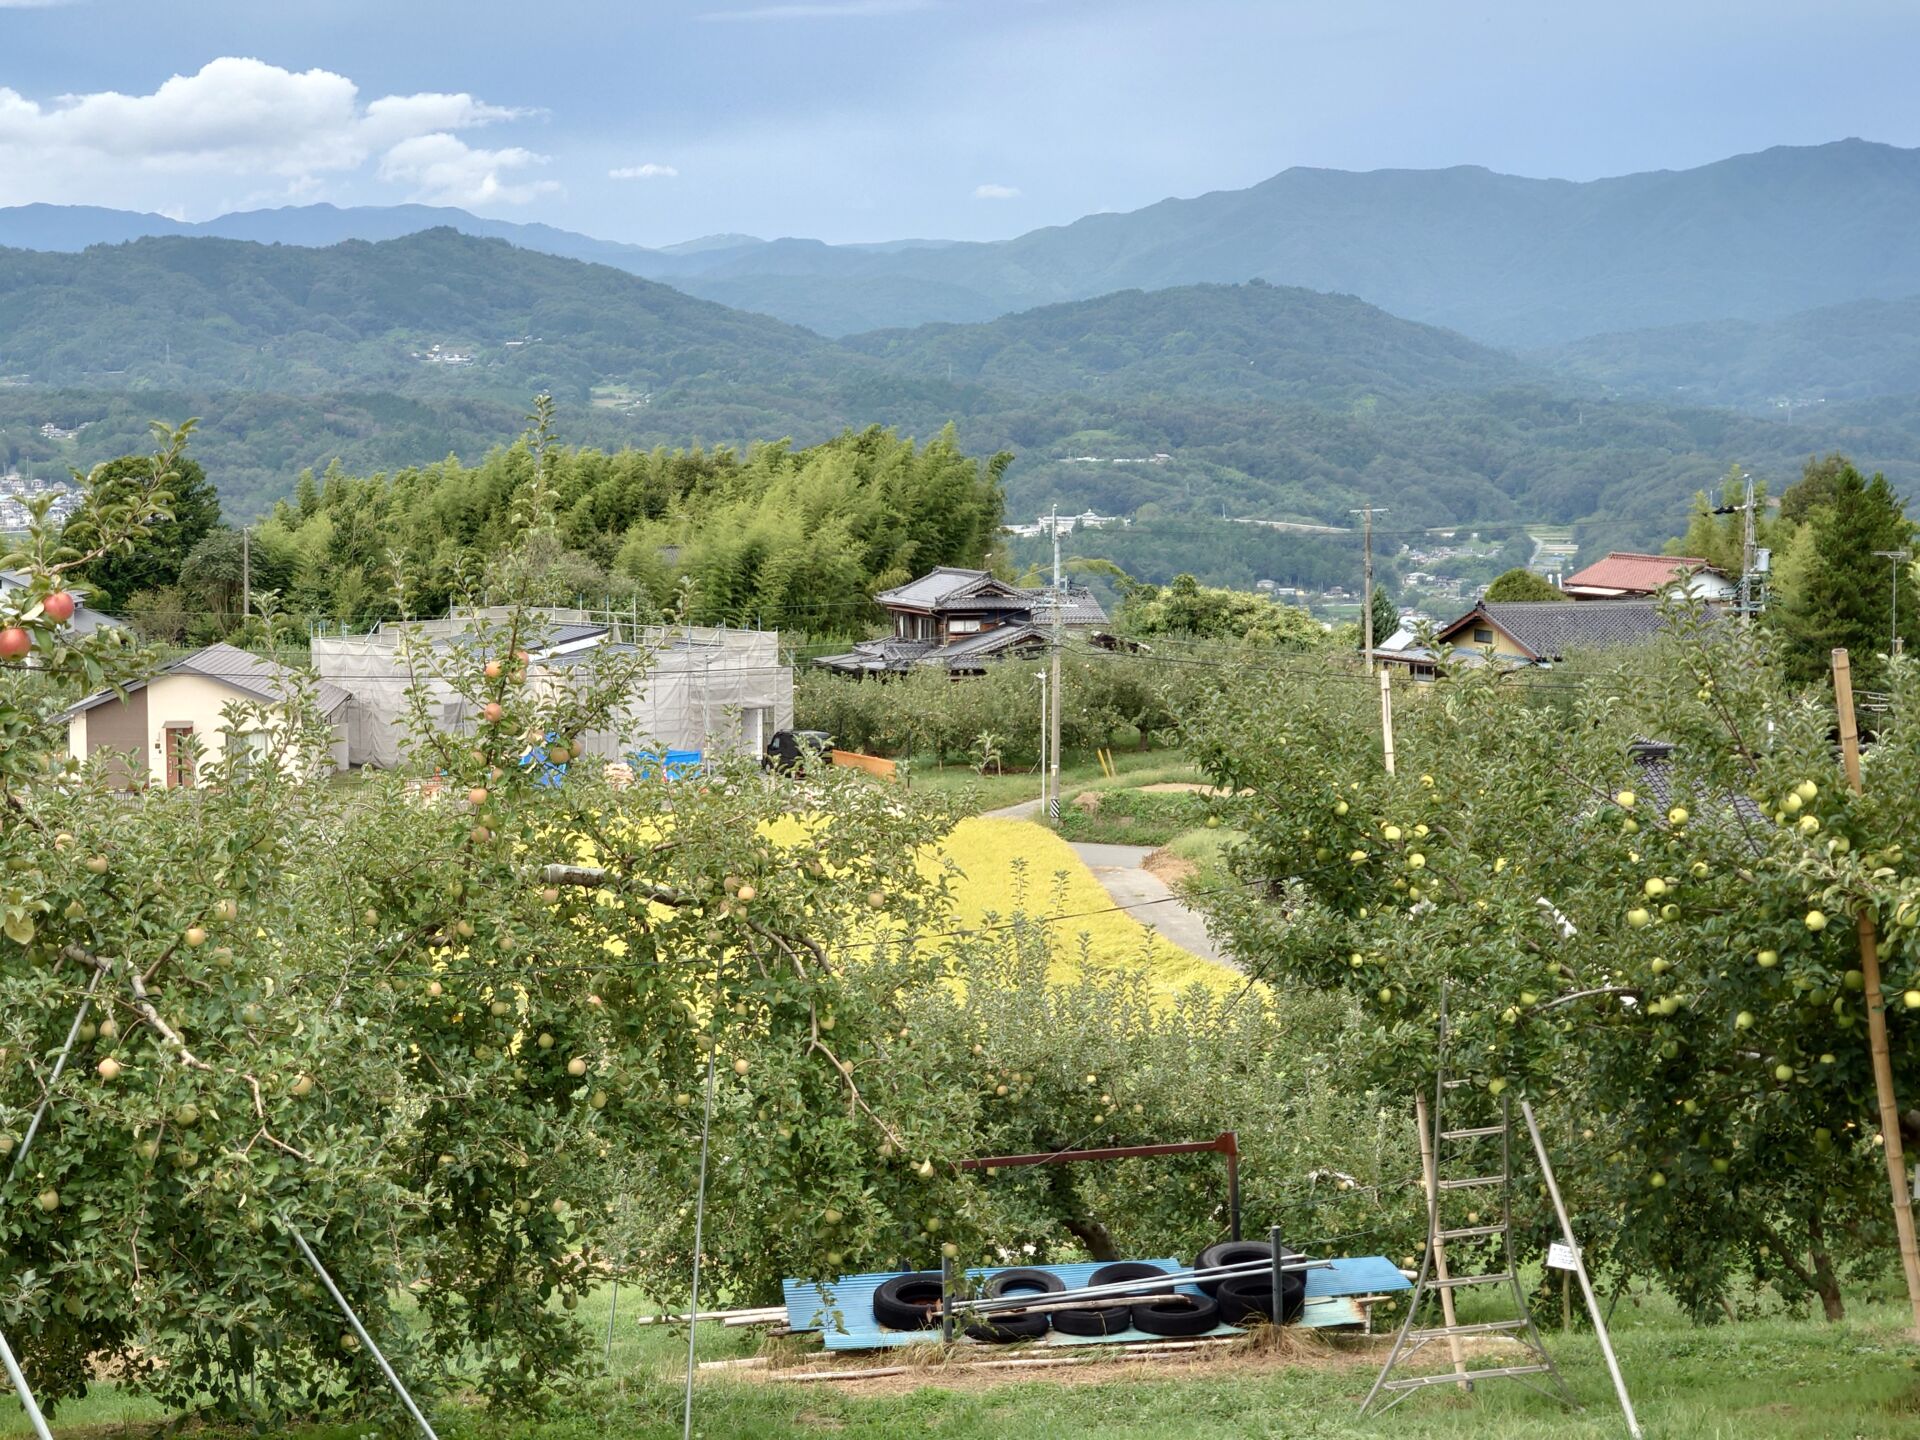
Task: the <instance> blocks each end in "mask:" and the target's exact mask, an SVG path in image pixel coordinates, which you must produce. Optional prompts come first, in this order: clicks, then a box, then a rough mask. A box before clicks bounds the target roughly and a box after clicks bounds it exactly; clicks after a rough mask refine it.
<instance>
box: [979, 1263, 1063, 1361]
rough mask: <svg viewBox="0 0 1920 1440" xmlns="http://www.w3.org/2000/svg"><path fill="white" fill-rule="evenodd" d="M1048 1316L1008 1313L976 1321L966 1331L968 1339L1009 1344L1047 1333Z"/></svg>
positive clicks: (995, 1343)
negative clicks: (1000, 1316)
mask: <svg viewBox="0 0 1920 1440" xmlns="http://www.w3.org/2000/svg"><path fill="white" fill-rule="evenodd" d="M1054 1278H1055V1279H1058V1278H1059V1277H1058V1276H1056V1277H1054ZM1062 1288H1065V1287H1062ZM1050 1318H1051V1317H1049V1316H1047V1315H1008V1316H1006V1317H1005V1318H1004V1319H999V1320H980V1321H976V1322H975V1323H974V1324H972V1325H969V1326H967V1330H966V1333H967V1335H968V1337H969V1338H970V1339H974V1340H981V1341H984V1342H986V1343H987V1344H989V1345H1011V1344H1013V1343H1014V1342H1015V1341H1016V1340H1038V1339H1039V1338H1040V1337H1041V1336H1042V1335H1044V1334H1046V1333H1047V1322H1048V1320H1049V1319H1050Z"/></svg>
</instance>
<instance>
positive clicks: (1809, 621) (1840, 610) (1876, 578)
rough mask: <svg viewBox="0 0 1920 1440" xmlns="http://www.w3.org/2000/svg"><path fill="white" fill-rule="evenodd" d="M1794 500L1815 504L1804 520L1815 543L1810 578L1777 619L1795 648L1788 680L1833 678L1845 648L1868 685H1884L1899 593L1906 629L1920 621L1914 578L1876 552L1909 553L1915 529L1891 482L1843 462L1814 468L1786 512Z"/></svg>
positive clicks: (1803, 578) (1787, 599)
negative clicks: (1832, 667)
mask: <svg viewBox="0 0 1920 1440" xmlns="http://www.w3.org/2000/svg"><path fill="white" fill-rule="evenodd" d="M1803 487H1804V489H1803ZM1796 491H1798V492H1801V493H1800V495H1799V496H1795V492H1796ZM1789 497H1794V498H1796V499H1799V500H1808V499H1811V501H1812V503H1811V504H1809V505H1805V506H1804V507H1802V508H1800V512H1799V513H1801V514H1803V515H1804V516H1805V518H1806V521H1807V523H1808V524H1809V525H1810V526H1811V527H1812V530H1813V539H1812V553H1811V556H1810V559H1809V563H1808V565H1807V568H1806V570H1805V572H1804V574H1802V575H1801V576H1800V579H1799V583H1798V584H1797V585H1796V586H1795V587H1794V590H1793V593H1791V594H1790V595H1787V596H1785V597H1783V598H1782V602H1781V604H1780V605H1779V606H1778V607H1777V608H1776V609H1775V611H1774V617H1775V623H1776V624H1777V625H1779V627H1780V631H1781V634H1782V635H1783V636H1784V637H1785V639H1786V640H1787V642H1788V644H1787V655H1786V661H1787V668H1788V673H1789V674H1791V675H1792V676H1793V678H1794V679H1796V680H1799V681H1802V682H1806V683H1813V682H1816V681H1818V680H1819V679H1820V678H1821V677H1822V676H1824V675H1825V674H1826V673H1827V669H1828V666H1829V664H1830V663H1831V657H1832V652H1833V651H1834V649H1835V648H1836V647H1838V646H1843V645H1844V646H1845V647H1846V648H1847V650H1848V652H1849V653H1850V655H1851V657H1852V660H1853V667H1854V673H1855V675H1856V676H1857V677H1858V678H1859V680H1860V683H1861V684H1863V685H1866V686H1869V687H1872V686H1878V685H1881V684H1884V683H1885V680H1886V665H1885V664H1884V662H1883V661H1882V660H1881V659H1880V658H1879V657H1881V656H1882V655H1884V654H1885V653H1886V652H1887V649H1888V646H1889V642H1890V640H1891V638H1892V623H1893V613H1892V612H1893V610H1894V588H1895V586H1898V587H1899V592H1900V593H1899V607H1898V608H1899V612H1900V623H1901V625H1902V627H1903V628H1905V627H1908V626H1910V625H1911V624H1912V623H1913V620H1920V614H1917V613H1916V611H1915V608H1914V602H1915V592H1914V585H1913V572H1912V570H1911V569H1910V568H1909V567H1908V566H1905V565H1902V566H1898V567H1895V566H1893V565H1892V564H1891V563H1890V562H1889V561H1888V560H1886V559H1885V558H1883V557H1882V556H1880V555H1876V554H1875V553H1874V552H1875V551H1880V550H1901V549H1910V548H1911V547H1912V543H1913V533H1914V526H1913V522H1912V521H1911V520H1909V519H1908V518H1907V515H1906V511H1905V509H1904V508H1903V507H1902V506H1901V503H1900V500H1899V497H1898V496H1896V495H1895V494H1894V493H1893V488H1892V487H1891V486H1890V485H1888V484H1887V480H1886V477H1885V476H1884V475H1879V474H1876V475H1875V476H1874V477H1873V479H1872V480H1868V479H1866V478H1865V477H1864V476H1862V475H1861V473H1860V472H1859V471H1858V470H1856V469H1855V468H1854V467H1853V465H1852V464H1851V462H1849V461H1848V460H1847V459H1846V458H1845V457H1844V456H1837V455H1834V456H1828V457H1827V458H1826V459H1825V460H1821V461H1809V462H1808V464H1807V469H1806V475H1805V478H1804V479H1803V480H1802V481H1801V482H1800V484H1799V485H1796V486H1794V487H1793V489H1791V490H1789V491H1788V492H1787V495H1784V496H1782V497H1781V509H1782V510H1783V511H1785V510H1786V509H1787V501H1788V498H1789ZM1909 617H1912V618H1911V619H1910V618H1909Z"/></svg>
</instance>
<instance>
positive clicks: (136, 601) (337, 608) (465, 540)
mask: <svg viewBox="0 0 1920 1440" xmlns="http://www.w3.org/2000/svg"><path fill="white" fill-rule="evenodd" d="M1003 467H1004V459H1003V458H999V457H996V458H994V459H990V460H987V461H984V462H983V461H980V460H978V459H975V458H973V457H970V456H968V455H966V454H964V453H962V452H961V450H960V449H959V448H958V446H957V445H956V443H955V441H954V438H953V436H952V434H951V433H950V432H947V433H942V434H940V435H937V436H935V437H934V438H933V439H932V440H930V441H928V442H927V443H926V444H924V445H920V444H916V443H915V442H913V441H911V440H903V439H900V438H899V437H897V436H895V435H893V434H891V433H889V432H886V431H882V430H879V429H870V430H864V431H858V432H854V431H849V432H847V433H845V434H843V435H841V436H839V437H837V438H835V439H834V440H831V441H828V442H826V443H825V444H821V445H817V446H813V447H811V448H808V449H795V448H793V447H791V446H787V445H760V446H756V447H754V448H753V449H752V450H750V451H734V450H729V449H711V450H702V449H693V450H675V451H669V450H664V449H661V450H634V449H628V450H621V451H617V452H612V453H609V452H607V451H603V450H597V449H591V448H585V447H575V446H562V445H557V444H550V443H543V437H542V436H541V434H540V433H539V432H538V431H537V430H536V431H535V432H532V433H531V434H530V437H529V438H527V439H523V440H521V441H519V442H517V443H515V444H514V445H512V446H510V447H500V448H496V449H495V450H493V451H491V452H490V453H489V454H487V455H486V456H485V457H484V458H483V459H481V460H480V461H479V463H477V464H475V465H472V466H467V465H463V464H461V463H460V462H459V461H458V460H453V459H449V460H445V461H442V462H440V463H438V464H433V465H425V466H419V467H413V468H409V469H405V470H400V471H396V472H394V473H392V474H385V475H374V476H364V477H363V476H353V475H349V474H347V473H345V472H344V471H343V470H341V469H340V468H338V467H334V468H331V469H329V470H327V471H326V472H324V473H323V474H320V475H317V476H316V475H314V474H312V473H311V472H305V473H302V475H301V476H300V478H299V480H298V481H297V482H296V484H295V487H294V493H293V495H292V496H291V497H289V498H288V499H286V500H283V501H280V502H279V503H278V504H276V505H275V506H274V508H273V509H272V511H271V512H270V513H269V514H268V515H267V516H266V517H265V518H264V519H262V520H261V521H259V522H258V523H256V524H255V525H253V526H252V527H251V535H250V544H249V553H248V555H247V556H246V560H247V562H248V563H249V564H250V565H251V577H250V578H251V582H252V585H253V588H254V593H255V596H256V605H255V611H256V613H255V614H254V615H253V616H252V617H243V614H242V599H241V583H242V581H241V566H242V555H241V538H240V535H239V533H238V532H237V531H235V530H234V529H232V528H230V527H228V526H224V525H222V524H221V523H220V507H219V504H218V501H217V499H216V498H215V497H214V496H213V495H212V492H211V490H210V488H209V486H208V485H207V483H206V476H205V472H204V471H202V470H201V469H200V467H199V466H198V465H197V464H196V463H195V462H193V461H191V460H187V461H183V462H182V464H181V466H180V471H181V480H180V482H179V483H178V485H177V487H176V493H175V496H174V505H173V510H174V517H173V519H172V520H171V521H170V522H168V523H167V524H166V525H164V526H163V527H162V529H161V530H160V531H159V532H156V535H155V537H154V540H153V541H152V543H149V544H144V545H142V546H141V547H140V548H139V549H138V550H136V551H134V552H132V553H131V554H128V555H124V556H123V555H110V556H108V557H106V558H105V559H103V560H101V561H98V562H96V563H95V564H94V566H93V567H92V568H91V570H90V571H89V574H88V579H89V581H90V583H91V585H92V586H93V587H94V589H95V591H96V593H97V598H98V599H99V601H100V603H102V604H104V605H106V606H108V607H110V608H113V609H116V610H124V611H125V612H127V613H128V614H130V615H132V616H133V617H134V618H135V619H136V620H138V621H139V622H140V623H141V625H142V628H143V629H145V630H146V631H148V633H150V634H151V635H153V636H154V637H155V638H158V639H165V640H173V641H193V642H196V643H197V642H201V641H204V640H209V639H213V638H217V637H219V636H223V635H228V634H232V633H234V632H235V631H236V630H237V629H238V628H239V627H240V626H241V625H242V622H243V619H246V620H248V621H249V622H250V624H251V625H253V626H256V627H259V626H265V627H267V628H272V624H271V621H272V619H273V617H274V616H276V615H277V616H279V617H282V619H283V623H285V624H293V623H295V622H299V621H306V620H316V621H320V622H322V623H328V624H334V625H342V626H346V627H348V628H355V629H357V628H365V627H366V626H368V625H371V624H372V623H374V622H375V621H378V620H381V619H386V618H391V617H400V616H429V615H437V614H441V613H444V611H445V609H446V607H447V605H448V603H449V602H450V601H453V600H455V599H460V598H464V597H467V596H472V597H476V598H479V599H483V600H484V599H486V598H488V597H489V596H491V595H493V594H495V593H496V592H497V591H498V589H499V588H500V585H501V584H502V578H501V577H500V576H499V575H498V574H496V573H495V570H494V568H493V562H494V557H497V556H498V555H499V554H501V553H502V552H503V551H504V550H506V549H508V548H509V546H510V544H512V543H514V542H516V541H517V540H519V538H520V537H519V536H518V535H517V533H516V532H517V530H518V528H519V527H520V526H521V525H522V524H523V517H524V515H525V514H526V513H527V509H528V507H529V506H530V505H534V504H538V505H539V506H540V507H541V509H542V511H543V513H551V514H552V515H553V517H554V524H553V526H552V528H551V530H550V531H543V532H542V533H541V534H540V535H539V536H537V537H533V538H529V539H527V540H526V541H525V544H526V546H527V547H530V548H531V549H532V550H533V551H536V552H537V554H536V555H535V558H534V561H533V568H534V570H535V572H536V573H537V576H538V580H537V584H538V587H539V598H540V600H541V601H542V602H544V603H549V604H575V603H584V604H588V605H596V606H597V605H600V604H603V603H606V604H612V605H615V606H617V607H619V608H620V609H622V610H633V611H636V612H638V613H640V614H641V615H643V616H646V615H671V616H674V617H676V618H681V619H685V620H688V621H691V622H695V623H701V624H707V623H724V624H735V625H761V626H765V627H768V628H788V629H795V630H800V631H807V632H814V633H828V634H832V633H853V632H860V631H863V630H864V628H865V627H866V626H867V624H868V623H869V622H870V620H871V618H872V602H871V599H870V597H871V596H872V594H873V592H874V591H876V590H879V589H884V588H885V587H887V586H889V585H896V584H900V583H902V582H904V581H905V580H907V579H910V578H911V577H912V576H913V575H915V574H917V573H919V572H920V571H923V570H926V569H928V568H930V567H932V566H935V565H951V564H978V563H980V562H981V561H982V559H983V558H984V557H985V556H986V555H987V553H988V551H989V549H990V547H991V546H992V544H993V540H994V536H995V534H996V532H997V530H998V528H999V526H1000V521H1001V504H1002V499H1001V493H1000V485H999V474H1000V471H1001V469H1002V468H1003ZM97 483H98V484H100V485H104V486H116V485H120V484H123V483H124V481H123V477H122V467H120V466H113V467H108V469H107V470H106V471H104V472H103V473H102V474H101V476H100V477H98V481H97ZM84 523H85V522H84V521H76V522H74V523H73V524H72V525H70V526H69V529H70V530H71V531H78V530H80V529H81V528H82V527H83V526H84ZM72 538H74V539H75V540H76V541H79V542H84V541H85V539H86V537H85V535H84V534H75V535H73V537H72ZM262 596H265V597H269V598H268V599H267V602H266V606H265V608H266V611H267V612H268V613H267V617H266V618H264V619H263V617H262V615H261V614H260V613H259V612H260V611H261V610H262V606H261V604H260V603H259V597H262Z"/></svg>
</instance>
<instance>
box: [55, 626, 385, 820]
mask: <svg viewBox="0 0 1920 1440" xmlns="http://www.w3.org/2000/svg"><path fill="white" fill-rule="evenodd" d="M309 693H310V695H311V699H312V701H313V705H314V707H315V709H317V710H318V711H319V713H320V717H321V718H322V719H323V720H325V721H326V722H328V723H329V724H330V725H332V726H333V727H334V730H335V735H336V740H335V745H334V750H335V754H334V757H333V760H334V766H335V768H336V769H341V768H345V765H346V730H345V715H346V708H347V702H348V700H349V698H350V697H349V696H348V694H347V692H346V691H345V690H343V689H341V688H340V687H339V686H338V685H333V684H330V683H329V682H327V681H325V680H320V681H316V682H314V683H313V684H312V686H311V687H310V692H309ZM300 694H301V686H300V684H299V676H298V675H297V673H296V672H295V671H294V670H292V669H291V668H289V667H288V666H285V665H282V664H280V663H279V662H278V661H274V660H269V659H267V658H266V657H265V656H262V655H255V654H253V653H252V652H251V651H247V650H241V649H239V648H237V647H236V646H233V645H209V646H207V647H206V648H205V649H202V650H196V651H194V652H193V653H192V654H191V655H184V656H182V657H181V658H179V659H178V660H174V661H171V662H169V663H168V664H166V665H164V666H162V667H161V668H160V669H159V670H158V671H157V672H156V673H154V674H153V675H150V676H148V677H147V678H146V679H144V680H135V681H133V682H132V683H131V684H128V685H126V686H125V687H123V688H122V689H120V690H117V691H116V690H102V691H100V692H99V693H98V694H97V695H89V696H88V697H87V698H86V699H85V700H82V701H81V702H80V703H79V704H77V705H75V706H74V707H73V708H72V709H71V710H69V711H68V712H67V748H68V753H70V754H72V755H74V756H75V757H76V758H80V759H91V758H92V757H94V756H96V755H100V754H102V753H103V752H104V753H105V754H107V755H109V756H111V757H112V758H113V762H114V773H115V775H116V777H117V779H118V780H119V781H120V782H122V783H126V784H131V785H136V786H138V785H146V784H148V783H150V782H157V783H158V784H161V785H164V786H165V787H166V788H168V789H169V790H172V789H190V788H192V787H193V786H195V785H198V784H202V783H204V781H205V779H206V774H205V772H206V769H207V767H208V766H209V765H211V764H212V762H213V761H215V760H218V759H219V758H220V757H222V756H223V755H225V754H226V753H227V752H228V751H230V750H233V749H235V748H236V747H241V748H244V749H245V750H247V751H250V752H264V751H265V750H266V749H267V747H268V743H269V741H270V740H271V737H272V734H273V733H274V731H275V730H276V728H277V727H278V726H280V725H282V724H284V723H285V722H286V718H287V713H288V712H287V710H286V707H287V706H289V705H290V704H292V703H293V702H295V701H296V700H297V699H298V698H299V696H300ZM235 701H240V702H243V703H246V704H250V705H265V706H270V707H273V711H274V712H275V713H272V714H270V715H269V716H268V718H266V719H264V720H262V719H260V718H257V717H256V718H250V719H248V720H246V721H245V722H236V721H234V720H233V719H232V718H231V717H230V716H229V715H228V713H227V707H228V706H229V705H231V704H233V703H234V702H235Z"/></svg>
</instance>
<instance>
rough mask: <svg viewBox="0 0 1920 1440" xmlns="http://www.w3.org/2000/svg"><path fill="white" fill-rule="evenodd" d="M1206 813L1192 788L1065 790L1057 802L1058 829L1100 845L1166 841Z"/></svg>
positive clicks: (1068, 836)
mask: <svg viewBox="0 0 1920 1440" xmlns="http://www.w3.org/2000/svg"><path fill="white" fill-rule="evenodd" d="M1062 789H1063V790H1064V789H1065V787H1064V786H1063V787H1062ZM1082 795H1084V796H1085V797H1086V799H1087V802H1088V803H1084V804H1083V803H1082V802H1081V796H1082ZM1206 815H1207V799H1206V797H1205V796H1204V795H1200V794H1197V793H1195V792H1193V791H1190V790H1174V791H1147V790H1139V789H1118V788H1111V787H1110V788H1108V789H1104V790H1090V791H1081V792H1079V794H1075V793H1073V792H1070V791H1069V792H1067V793H1066V798H1065V801H1064V802H1063V803H1062V805H1061V807H1060V834H1061V835H1062V836H1063V837H1064V838H1066V839H1068V840H1079V841H1087V842H1092V843H1094V844H1103V845H1164V844H1166V843H1167V842H1168V841H1170V840H1172V839H1173V838H1174V837H1175V836H1177V835H1181V834H1184V833H1185V832H1186V831H1188V830H1192V829H1195V828H1198V827H1201V826H1202V824H1203V822H1204V821H1205V819H1206Z"/></svg>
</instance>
